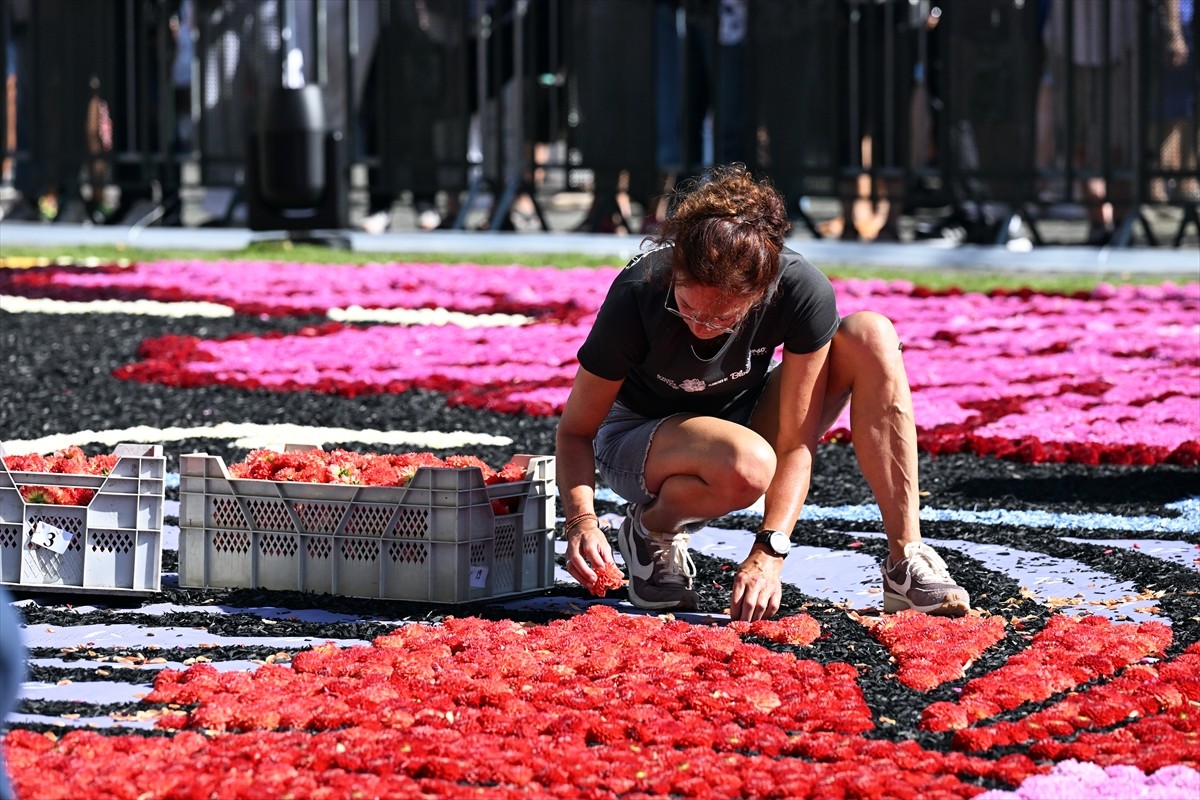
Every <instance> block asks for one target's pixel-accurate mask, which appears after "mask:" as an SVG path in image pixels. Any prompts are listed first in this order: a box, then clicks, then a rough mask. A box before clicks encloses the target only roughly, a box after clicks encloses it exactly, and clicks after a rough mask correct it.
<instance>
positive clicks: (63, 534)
mask: <svg viewBox="0 0 1200 800" xmlns="http://www.w3.org/2000/svg"><path fill="white" fill-rule="evenodd" d="M72 538H74V537H73V536H72V535H71V532H70V531H65V530H63V529H62V528H58V527H55V526H54V525H51V524H50V523H49V522H46V521H45V520H38V523H37V525H34V526H33V531H32V532H31V533H30V534H29V541H30V542H32V543H33V544H36V545H38V546H39V547H44V548H46V549H47V550H53V551H54V552H56V553H58V554H59V555H62V554H63V553H65V552H67V547H69V546H70V544H71V539H72Z"/></svg>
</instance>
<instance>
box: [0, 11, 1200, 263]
mask: <svg viewBox="0 0 1200 800" xmlns="http://www.w3.org/2000/svg"><path fill="white" fill-rule="evenodd" d="M1195 4H1196V3H1195V0H1047V2H1042V0H972V2H970V3H962V2H958V3H950V2H947V3H945V4H944V5H943V6H939V5H938V4H937V3H935V2H933V0H808V1H807V2H802V3H801V2H795V1H794V0H603V2H596V0H479V1H478V2H473V3H468V2H427V1H426V0H93V1H92V2H87V3H82V2H78V0H5V2H4V3H3V4H2V5H0V22H2V23H3V24H2V25H0V46H2V47H3V50H4V52H5V54H6V63H7V64H8V66H9V70H8V72H9V75H8V77H9V80H8V81H7V83H6V99H7V100H8V102H6V103H4V104H0V130H3V138H2V141H0V144H2V146H3V163H4V174H3V178H4V180H3V182H2V183H3V186H0V201H3V200H4V197H5V196H7V197H9V198H11V197H13V196H16V197H23V198H26V199H29V200H31V201H34V202H36V201H38V200H40V201H41V208H40V213H41V214H42V215H44V216H53V212H55V209H54V208H53V207H52V206H53V205H54V204H55V203H56V202H57V205H58V206H59V207H60V208H59V209H58V211H59V212H60V213H59V216H58V218H59V219H74V218H83V219H86V218H90V219H93V220H95V221H97V222H105V221H108V222H112V221H120V222H126V223H134V224H156V223H157V224H180V223H182V224H187V225H190V224H201V223H203V222H205V221H206V220H207V221H208V222H210V223H211V222H215V223H216V224H229V223H234V222H237V221H238V220H237V215H236V213H235V208H236V206H237V205H238V203H239V202H240V199H241V192H242V189H243V184H244V181H245V167H246V158H247V152H246V147H247V141H248V136H249V135H250V134H251V133H252V132H253V127H254V125H255V122H254V118H253V117H254V112H255V111H256V110H257V108H258V107H259V106H260V105H261V100H262V97H263V92H264V87H271V86H279V85H280V82H281V81H284V82H287V81H289V80H290V81H298V82H306V83H309V84H312V83H316V84H319V85H320V86H321V87H322V89H323V93H324V96H325V99H326V103H327V106H328V111H329V113H328V115H327V116H328V119H330V120H331V124H332V125H334V126H336V127H337V128H338V129H339V130H340V131H342V132H343V134H344V137H345V142H346V151H347V153H348V154H349V159H348V160H349V162H350V163H349V164H348V165H346V169H347V171H348V172H356V174H360V175H362V174H365V175H366V176H367V180H366V182H365V186H364V182H363V181H362V180H361V179H360V180H359V181H358V189H359V191H362V190H363V189H366V190H367V191H369V192H370V193H371V194H372V195H374V196H375V197H376V198H377V202H378V203H380V204H387V203H390V202H394V201H395V200H397V199H400V198H401V197H409V196H411V197H412V198H414V200H416V199H418V198H429V197H432V196H434V195H437V194H439V193H444V195H445V196H446V197H447V198H448V201H449V202H448V205H450V206H451V208H450V212H451V214H452V216H453V215H454V212H455V211H457V216H453V221H452V222H450V223H447V224H453V225H454V226H457V227H465V211H466V210H467V209H469V208H471V207H474V206H476V205H477V204H479V203H481V202H483V198H484V197H485V196H488V195H490V202H491V211H490V218H489V221H488V225H487V226H488V227H493V228H504V227H509V226H510V223H511V220H510V219H509V215H510V213H511V212H512V209H513V208H514V204H515V203H516V201H517V200H519V199H520V198H521V197H522V196H523V195H524V196H526V197H528V198H529V199H530V200H532V201H533V202H534V204H535V208H536V209H537V212H538V215H539V216H541V210H540V208H538V207H537V202H538V198H539V197H544V196H545V195H546V194H547V193H548V192H551V191H554V190H556V189H587V190H593V191H595V192H597V193H601V192H607V191H608V190H609V187H615V183H616V180H617V177H616V176H617V175H619V174H621V173H624V174H626V175H627V176H628V189H629V191H630V193H631V194H632V195H633V196H634V198H635V200H637V201H639V202H643V203H649V201H650V200H652V199H653V198H654V196H655V195H656V194H660V193H661V191H662V189H663V187H664V185H668V184H665V183H664V181H669V177H668V176H670V175H681V174H682V175H686V174H692V173H694V172H695V171H697V170H698V169H700V168H702V167H703V166H705V165H706V164H710V163H713V162H722V161H728V160H732V159H737V160H744V161H745V162H747V163H748V164H749V165H751V166H752V167H753V168H754V169H755V170H756V171H758V172H760V173H762V174H765V175H768V176H769V177H771V178H772V180H773V181H774V182H775V183H776V185H778V186H779V187H780V188H781V189H782V190H783V191H784V193H785V194H786V195H787V196H788V197H789V198H790V200H791V201H792V203H793V206H792V210H793V213H794V214H795V215H796V216H797V218H798V219H800V220H802V221H803V222H804V223H805V224H807V225H808V226H809V228H810V229H811V230H812V231H813V233H814V234H816V235H818V236H821V235H829V234H830V233H832V229H829V228H827V227H822V225H818V224H817V223H816V222H815V221H814V220H812V219H810V218H808V216H807V215H806V213H805V210H804V208H805V207H804V206H803V205H802V203H801V201H802V200H803V199H804V198H813V197H830V198H837V199H839V200H840V201H841V202H842V204H843V220H842V221H843V223H845V224H848V225H853V224H854V221H855V220H854V217H853V215H854V214H856V213H857V211H856V210H855V209H856V204H858V205H862V204H865V205H866V206H867V207H868V208H869V212H868V213H870V214H874V215H875V217H876V221H877V222H878V223H879V224H880V225H881V226H883V228H881V230H883V229H886V226H887V225H888V224H890V223H891V222H892V221H893V218H894V215H895V214H896V213H897V209H903V210H904V211H905V213H908V214H912V213H914V211H915V210H920V209H926V210H928V211H929V212H930V214H932V215H936V214H938V213H941V214H943V215H945V216H946V218H947V219H953V220H954V221H955V224H962V225H967V227H968V229H969V233H968V236H969V237H974V240H977V241H994V242H1003V241H1005V240H1006V238H1008V237H1009V236H1010V235H1011V232H1012V231H1013V230H1014V229H1015V228H1020V227H1022V226H1024V227H1027V228H1028V229H1030V230H1031V231H1032V235H1033V239H1034V241H1035V242H1036V243H1040V242H1041V241H1043V238H1042V236H1041V235H1040V233H1039V225H1040V224H1041V221H1042V220H1044V219H1046V218H1047V217H1051V216H1054V215H1056V214H1057V215H1061V214H1075V215H1076V216H1078V217H1079V218H1080V219H1081V220H1083V219H1086V220H1087V221H1089V222H1090V223H1091V231H1090V234H1089V235H1090V237H1091V241H1093V242H1094V243H1102V242H1105V243H1113V244H1129V243H1131V242H1132V241H1134V240H1135V239H1138V238H1141V239H1143V240H1145V241H1147V242H1148V243H1150V244H1158V243H1159V242H1158V241H1157V240H1156V239H1155V236H1154V234H1153V232H1152V231H1151V229H1150V226H1149V224H1148V223H1147V221H1146V217H1145V214H1144V213H1143V209H1144V208H1145V207H1147V206H1156V205H1157V206H1164V205H1173V206H1178V207H1180V208H1182V209H1183V210H1184V217H1183V222H1182V224H1181V226H1180V229H1179V232H1178V234H1177V235H1176V236H1174V237H1172V238H1173V241H1171V242H1169V243H1173V244H1175V245H1178V244H1179V243H1180V242H1181V241H1182V239H1183V235H1184V230H1185V228H1186V226H1188V225H1195V226H1196V228H1197V229H1198V230H1200V219H1198V218H1197V212H1196V208H1197V205H1198V204H1200V178H1198V177H1197V171H1198V166H1197V150H1198V149H1200V146H1198V144H1197V142H1198V131H1200V125H1198V113H1200V112H1198V109H1197V103H1196V95H1197V92H1198V88H1200V87H1198V84H1200V77H1198V76H1200V72H1198V70H1197V63H1198V61H1197V58H1196V55H1195V52H1194V48H1195V44H1196V41H1197V39H1198V38H1200V37H1198V36H1197V32H1198V31H1200V19H1198V18H1197V16H1196V14H1195ZM189 31H190V33H189ZM186 53H190V54H191V55H192V58H191V60H190V61H187V62H186V63H182V64H181V59H180V58H179V56H180V55H181V54H186ZM181 76H182V77H181ZM548 175H554V176H555V177H554V179H553V180H545V183H543V184H539V183H538V181H539V180H543V179H546V176H548ZM4 191H7V192H8V194H7V195H5V194H4ZM117 196H119V197H120V201H121V202H120V208H116V209H114V208H113V207H112V204H113V203H114V202H115V201H114V197H117ZM205 197H206V198H207V200H204V199H203V198H205ZM214 197H217V198H220V202H218V203H216V207H215V208H214V203H213V200H212V199H213V198H214ZM204 202H207V206H208V210H207V212H205V213H195V211H196V208H197V207H198V206H200V205H203V204H204ZM72 205H75V206H76V207H77V210H75V211H71V210H70V209H71V207H72ZM181 207H182V208H183V209H184V212H183V213H180V212H179V211H178V209H180V208H181ZM188 208H191V209H192V211H193V213H190V214H189V213H187V209H188ZM9 211H10V212H11V209H9ZM541 221H542V223H543V227H548V226H546V225H545V218H544V216H543V217H542V220H541ZM972 226H973V227H972ZM842 231H843V233H851V234H853V233H856V231H849V230H847V229H846V227H845V225H844V226H843V229H842ZM921 233H922V232H921V231H920V230H918V234H921ZM932 235H936V231H934V232H933V234H932ZM1164 243H1168V242H1164Z"/></svg>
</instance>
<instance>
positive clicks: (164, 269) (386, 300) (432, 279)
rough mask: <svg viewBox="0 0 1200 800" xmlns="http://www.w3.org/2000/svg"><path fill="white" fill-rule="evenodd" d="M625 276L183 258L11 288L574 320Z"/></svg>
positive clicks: (262, 306) (41, 277) (25, 279)
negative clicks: (437, 310) (582, 310)
mask: <svg viewBox="0 0 1200 800" xmlns="http://www.w3.org/2000/svg"><path fill="white" fill-rule="evenodd" d="M23 272H25V271H23ZM616 272H617V271H616V269H615V268H608V269H592V268H579V269H571V270H564V269H557V268H555V267H524V266H515V265H514V266H495V267H491V266H489V267H484V268H480V267H477V266H473V265H465V266H460V265H455V264H436V263H426V264H401V263H386V264H364V265H361V266H353V265H329V264H291V263H284V262H274V261H174V260H173V261H155V262H147V263H139V264H135V265H133V266H132V267H129V268H126V269H117V268H113V269H94V270H70V269H59V270H53V271H35V270H29V271H27V274H22V275H15V276H11V280H12V283H13V287H12V291H13V293H15V294H21V295H23V296H26V297H54V298H58V299H64V300H81V299H87V300H94V299H122V300H129V299H148V300H160V301H166V302H170V301H180V300H193V299H199V298H203V299H204V300H206V301H208V302H211V303H222V304H224V305H228V306H230V307H232V308H233V309H235V310H236V311H238V312H240V313H243V314H266V315H270V316H286V315H296V314H324V313H325V312H326V311H328V310H329V309H331V308H348V307H350V306H355V305H357V306H361V307H363V308H405V309H418V308H444V309H447V310H449V311H461V312H465V313H474V314H491V313H542V314H547V313H549V314H554V315H556V316H560V317H561V316H566V317H571V316H573V315H574V313H575V312H576V311H577V310H578V309H580V308H587V309H592V310H595V309H596V308H598V307H599V305H600V302H601V301H602V300H603V299H604V293H605V291H606V290H607V288H608V284H609V283H611V282H612V279H613V277H614V276H615V275H616Z"/></svg>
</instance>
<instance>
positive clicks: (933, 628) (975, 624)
mask: <svg viewBox="0 0 1200 800" xmlns="http://www.w3.org/2000/svg"><path fill="white" fill-rule="evenodd" d="M859 621H860V622H862V623H863V624H864V625H866V626H867V628H868V629H870V631H871V635H872V636H874V637H875V638H876V639H877V640H878V641H879V643H880V644H882V645H883V646H884V647H886V648H887V649H888V652H889V653H891V654H892V657H893V658H895V659H896V664H897V670H896V676H897V677H898V678H899V679H900V682H901V683H903V684H904V685H905V686H908V687H911V688H913V689H917V690H919V691H922V692H925V691H929V690H930V689H933V688H934V687H936V686H940V685H941V684H943V683H945V682H946V681H951V680H954V679H956V678H961V677H962V675H963V672H964V671H966V669H967V667H969V666H970V665H971V662H973V661H974V660H975V659H977V658H979V656H980V655H981V654H982V653H983V651H984V650H987V649H988V648H989V647H991V646H992V645H994V644H995V643H996V642H998V641H1000V640H1001V639H1003V638H1004V619H1003V618H1002V617H995V616H992V617H981V616H966V617H958V618H957V619H952V618H949V617H935V616H931V615H929V614H921V613H919V612H917V611H911V610H910V611H901V612H900V613H898V614H890V615H888V616H886V617H877V618H868V617H860V618H859Z"/></svg>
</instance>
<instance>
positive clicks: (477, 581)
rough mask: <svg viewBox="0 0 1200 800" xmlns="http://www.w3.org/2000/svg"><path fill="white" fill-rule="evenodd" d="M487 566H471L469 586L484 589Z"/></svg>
mask: <svg viewBox="0 0 1200 800" xmlns="http://www.w3.org/2000/svg"><path fill="white" fill-rule="evenodd" d="M487 573H488V568H487V567H471V588H472V589H486V588H487Z"/></svg>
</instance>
